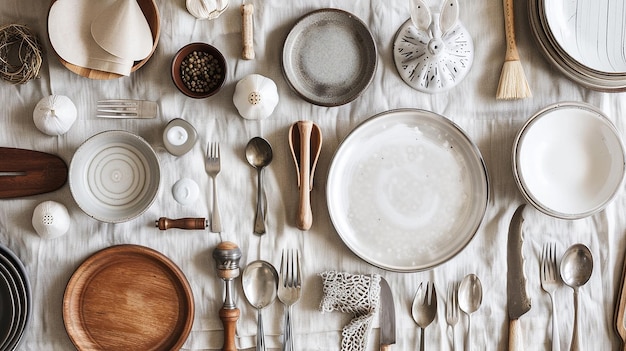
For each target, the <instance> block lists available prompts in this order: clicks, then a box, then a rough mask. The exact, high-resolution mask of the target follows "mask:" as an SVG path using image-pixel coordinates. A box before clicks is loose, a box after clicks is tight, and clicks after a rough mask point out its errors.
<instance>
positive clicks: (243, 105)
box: [233, 74, 278, 119]
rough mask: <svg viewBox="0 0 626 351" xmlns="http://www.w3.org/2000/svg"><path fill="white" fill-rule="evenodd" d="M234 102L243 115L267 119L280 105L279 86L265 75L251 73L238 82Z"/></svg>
mask: <svg viewBox="0 0 626 351" xmlns="http://www.w3.org/2000/svg"><path fill="white" fill-rule="evenodd" d="M233 103H234V104H235V107H237V111H239V114H240V115H241V117H243V118H245V119H265V118H267V117H269V116H270V115H271V114H272V112H274V108H276V105H278V88H277V87H276V83H274V81H273V80H271V79H269V78H267V77H265V76H262V75H260V74H249V75H247V76H245V77H243V78H242V79H241V80H240V81H239V82H237V85H236V86H235V94H234V95H233Z"/></svg>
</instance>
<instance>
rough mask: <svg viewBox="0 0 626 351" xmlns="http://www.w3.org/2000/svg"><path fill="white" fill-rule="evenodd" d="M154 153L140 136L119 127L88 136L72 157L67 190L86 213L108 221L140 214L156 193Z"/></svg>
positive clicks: (157, 172) (158, 174)
mask: <svg viewBox="0 0 626 351" xmlns="http://www.w3.org/2000/svg"><path fill="white" fill-rule="evenodd" d="M160 181H161V168H160V165H159V159H158V158H157V155H156V153H155V152H154V150H153V149H152V147H151V146H150V144H148V143H147V142H146V141H145V140H144V139H143V138H141V137H140V136H138V135H136V134H133V133H129V132H126V131H121V130H113V131H106V132H102V133H100V134H96V135H94V136H92V137H91V138H89V139H87V140H86V141H85V142H84V143H83V144H82V145H81V146H80V147H79V148H78V150H76V153H75V154H74V156H73V157H72V161H71V163H70V169H69V184H70V191H71V193H72V196H73V197H74V200H76V203H77V204H78V206H79V207H80V208H81V210H83V212H85V213H86V214H87V215H89V216H91V217H93V218H95V219H97V220H99V221H102V222H109V223H119V222H125V221H129V220H131V219H134V218H136V217H139V216H140V215H141V214H143V213H144V212H145V211H146V210H147V209H148V208H149V207H150V206H151V205H152V203H153V202H154V200H155V199H156V196H157V195H158V192H159V187H160Z"/></svg>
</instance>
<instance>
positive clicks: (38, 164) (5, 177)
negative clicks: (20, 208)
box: [0, 147, 67, 199]
mask: <svg viewBox="0 0 626 351" xmlns="http://www.w3.org/2000/svg"><path fill="white" fill-rule="evenodd" d="M66 181H67V164H66V163H65V161H63V159H61V158H60V157H58V156H56V155H52V154H49V153H45V152H40V151H33V150H25V149H16V148H8V147H0V199H9V198H15V197H21V196H30V195H36V194H43V193H47V192H51V191H54V190H57V189H59V188H60V187H62V186H63V185H64V184H65V182H66Z"/></svg>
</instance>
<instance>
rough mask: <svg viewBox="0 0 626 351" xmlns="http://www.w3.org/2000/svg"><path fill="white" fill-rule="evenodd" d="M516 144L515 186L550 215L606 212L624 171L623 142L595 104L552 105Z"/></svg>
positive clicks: (537, 116) (527, 126)
mask: <svg viewBox="0 0 626 351" xmlns="http://www.w3.org/2000/svg"><path fill="white" fill-rule="evenodd" d="M514 145H515V146H514V149H513V169H514V175H515V180H516V182H517V185H518V187H519V188H520V191H521V192H522V194H523V195H524V196H525V197H526V199H527V200H528V201H529V202H530V203H531V204H533V205H534V206H535V207H536V208H537V209H539V210H541V211H542V212H544V213H546V214H549V215H552V216H555V217H559V218H566V219H575V218H582V217H586V216H589V215H591V214H594V213H596V212H598V211H600V210H602V209H603V208H604V207H605V206H606V205H607V204H608V203H609V202H610V201H611V199H613V197H614V196H615V194H616V193H617V191H618V190H619V188H620V187H621V184H622V181H623V178H624V172H625V169H626V167H625V165H626V159H625V156H624V147H623V144H622V140H621V138H620V136H619V132H618V131H617V129H616V128H615V126H614V125H613V124H612V123H611V121H610V120H609V119H608V118H607V117H606V116H605V115H604V114H602V112H601V111H599V110H598V109H596V108H595V107H593V106H590V105H587V104H582V103H569V102H568V103H560V104H556V105H552V106H549V107H547V108H545V109H543V110H541V111H539V112H538V113H537V114H535V115H534V116H532V117H531V118H530V119H529V120H528V121H527V122H526V124H525V125H524V126H523V127H522V129H521V130H520V132H519V133H518V135H517V138H516V140H515V144H514Z"/></svg>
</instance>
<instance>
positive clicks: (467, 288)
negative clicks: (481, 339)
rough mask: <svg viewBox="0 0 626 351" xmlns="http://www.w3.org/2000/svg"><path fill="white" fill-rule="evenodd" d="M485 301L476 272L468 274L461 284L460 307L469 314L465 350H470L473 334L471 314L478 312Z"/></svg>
mask: <svg viewBox="0 0 626 351" xmlns="http://www.w3.org/2000/svg"><path fill="white" fill-rule="evenodd" d="M482 301H483V287H482V284H481V283H480V279H478V277H477V276H476V275H475V274H468V275H466V276H465V278H463V280H462V281H461V284H460V285H459V307H460V308H461V311H463V312H465V314H467V338H465V348H464V350H470V346H471V342H470V340H471V336H472V319H471V316H470V315H471V314H472V313H474V312H476V311H477V310H478V308H479V307H480V304H481V303H482Z"/></svg>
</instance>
